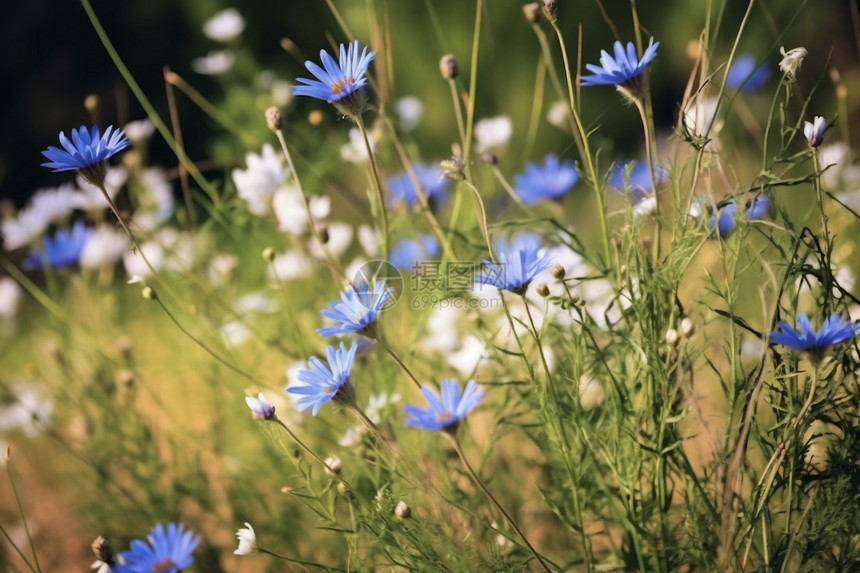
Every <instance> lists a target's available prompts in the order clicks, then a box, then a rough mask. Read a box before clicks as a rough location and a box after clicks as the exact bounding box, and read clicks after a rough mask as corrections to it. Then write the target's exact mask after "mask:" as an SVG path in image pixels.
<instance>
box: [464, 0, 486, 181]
mask: <svg viewBox="0 0 860 573" xmlns="http://www.w3.org/2000/svg"><path fill="white" fill-rule="evenodd" d="M483 13H484V0H478V1H477V3H476V6H475V28H474V32H473V33H472V60H471V66H472V69H470V70H469V99H468V101H467V102H466V141H465V142H464V145H463V164H464V165H465V166H466V169H467V172H466V173H467V175H468V174H469V171H468V169H469V163H470V158H471V153H472V131H473V130H474V128H475V96H476V94H477V91H478V50H479V48H480V46H481V42H480V40H481V17H482V15H483ZM469 179H471V176H469Z"/></svg>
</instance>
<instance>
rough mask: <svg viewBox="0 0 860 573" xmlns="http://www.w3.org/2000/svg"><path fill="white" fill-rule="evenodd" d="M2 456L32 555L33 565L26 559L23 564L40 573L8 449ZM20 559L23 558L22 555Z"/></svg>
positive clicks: (37, 557) (40, 569)
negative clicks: (4, 457)
mask: <svg viewBox="0 0 860 573" xmlns="http://www.w3.org/2000/svg"><path fill="white" fill-rule="evenodd" d="M4 455H5V456H6V473H7V474H8V475H9V485H11V486H12V494H13V495H14V496H15V503H16V504H17V505H18V514H19V515H20V516H21V523H22V524H23V525H24V533H25V534H26V535H27V542H28V543H29V544H30V551H31V552H32V553H33V564H34V565H30V563H29V562H28V561H27V560H26V559H24V562H25V563H27V566H28V567H30V569H31V570H33V571H38V572H39V573H42V568H41V567H40V566H39V556H38V555H36V545H35V543H33V536H32V535H31V534H30V526H29V525H27V517H26V514H25V513H24V504H23V503H22V502H21V496H20V495H19V494H18V488H17V487H16V486H15V477H14V476H13V475H12V460H11V459H9V458H10V455H9V448H6V451H5V452H4ZM4 533H5V530H4ZM12 546H13V547H15V544H14V543H13V544H12ZM16 549H17V547H16ZM18 553H21V551H20V550H19V551H18ZM21 557H23V555H22V556H21ZM34 566H35V569H34Z"/></svg>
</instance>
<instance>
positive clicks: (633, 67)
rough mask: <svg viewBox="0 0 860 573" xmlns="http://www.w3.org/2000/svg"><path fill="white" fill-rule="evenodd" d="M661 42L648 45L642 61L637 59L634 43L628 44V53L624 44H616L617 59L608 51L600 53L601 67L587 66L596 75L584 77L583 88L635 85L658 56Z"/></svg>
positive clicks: (652, 40) (652, 42)
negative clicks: (637, 79) (635, 81)
mask: <svg viewBox="0 0 860 573" xmlns="http://www.w3.org/2000/svg"><path fill="white" fill-rule="evenodd" d="M659 45H660V42H657V43H654V38H651V42H649V43H648V48H647V49H646V50H645V53H644V54H642V59H641V60H639V59H637V58H636V46H634V45H633V42H627V51H626V53H625V51H624V44H622V43H621V42H615V44H614V50H615V58H614V59H613V58H612V56H610V55H609V54H608V53H607V52H606V50H601V51H600V66H602V67H598V66H595V65H593V64H585V67H586V69H587V70H588V71H589V72H591V73H592V74H594V75H593V76H583V77H582V85H583V86H602V85H610V86H611V85H621V86H627V85H631V84H632V83H633V80H635V79H636V78H638V77H639V76H641V75H642V72H644V71H645V67H646V66H648V64H649V63H650V62H651V60H653V59H654V58H655V57H656V56H657V47H658V46H659Z"/></svg>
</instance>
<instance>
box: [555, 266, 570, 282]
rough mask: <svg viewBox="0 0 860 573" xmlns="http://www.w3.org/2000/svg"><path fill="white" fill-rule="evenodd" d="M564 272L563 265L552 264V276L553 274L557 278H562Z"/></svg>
mask: <svg viewBox="0 0 860 573" xmlns="http://www.w3.org/2000/svg"><path fill="white" fill-rule="evenodd" d="M566 272H567V271H565V270H564V267H563V266H561V265H559V264H555V265H553V266H552V276H554V277H555V278H556V279H558V280H564V275H565V273H566Z"/></svg>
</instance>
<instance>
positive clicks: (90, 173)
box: [42, 125, 131, 187]
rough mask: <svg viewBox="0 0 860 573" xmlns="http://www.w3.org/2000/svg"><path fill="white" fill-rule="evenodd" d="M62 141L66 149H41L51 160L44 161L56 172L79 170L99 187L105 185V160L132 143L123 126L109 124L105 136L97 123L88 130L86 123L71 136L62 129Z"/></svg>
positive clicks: (74, 130)
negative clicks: (115, 127)
mask: <svg viewBox="0 0 860 573" xmlns="http://www.w3.org/2000/svg"><path fill="white" fill-rule="evenodd" d="M60 144H61V145H62V146H63V149H60V148H58V147H54V146H48V149H46V150H45V151H43V152H42V155H44V156H45V157H46V158H48V159H50V160H51V161H50V162H49V163H43V164H42V166H43V167H48V168H50V169H53V170H54V171H77V172H78V173H80V174H81V176H82V177H83V178H84V179H86V180H87V181H89V182H90V183H92V184H93V185H95V186H97V187H102V186H103V185H104V179H105V172H106V171H105V163H106V162H107V160H108V159H109V158H110V157H112V156H113V155H114V154H116V153H117V152H119V151H122V150H123V149H125V148H126V147H128V146H129V145H131V142H130V141H129V140H128V139H126V137H125V133H123V131H122V130H121V129H116V130H115V129H114V128H113V126H110V127H108V128H107V130H106V131H105V134H104V135H103V136H101V135H100V133H99V128H98V126H95V127H93V128H92V131H91V132H90V131H87V128H86V127H85V126H83V125H82V126H81V127H80V128H78V129H73V130H72V139H71V141H69V138H68V137H66V134H65V133H64V132H62V131H61V132H60Z"/></svg>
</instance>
